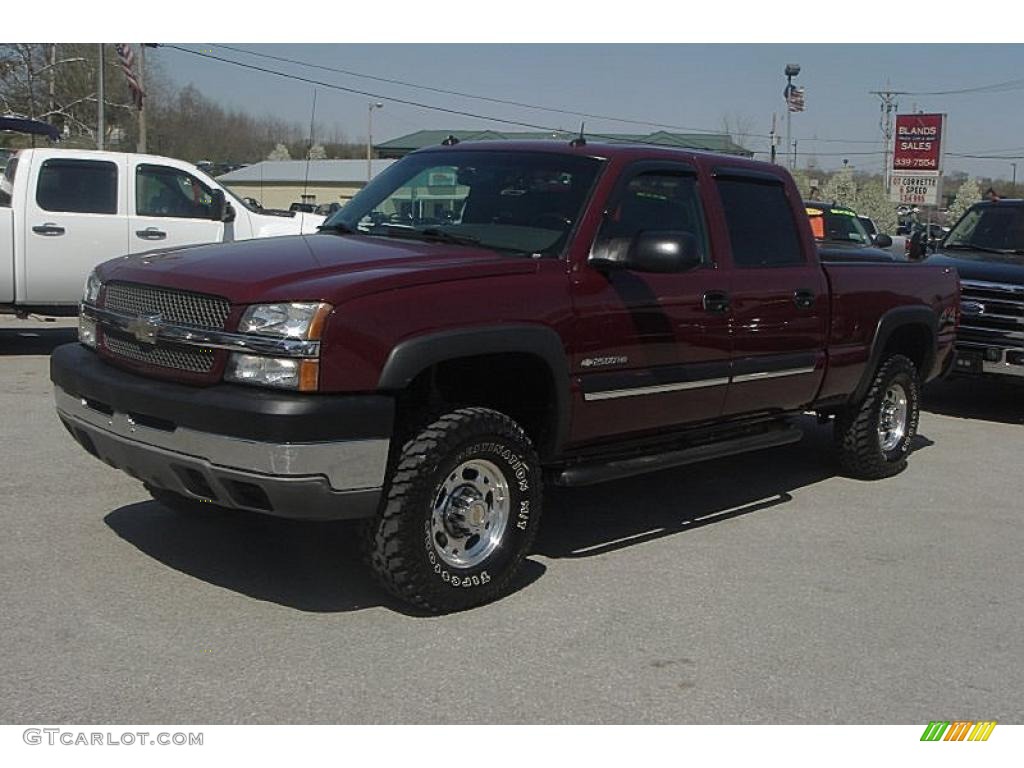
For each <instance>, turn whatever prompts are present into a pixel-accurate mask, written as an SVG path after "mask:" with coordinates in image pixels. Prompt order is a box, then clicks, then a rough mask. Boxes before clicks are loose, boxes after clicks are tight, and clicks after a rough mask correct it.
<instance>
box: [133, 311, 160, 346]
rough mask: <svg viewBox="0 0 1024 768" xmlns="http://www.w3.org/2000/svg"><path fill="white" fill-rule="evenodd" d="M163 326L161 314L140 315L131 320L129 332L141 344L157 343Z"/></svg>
mask: <svg viewBox="0 0 1024 768" xmlns="http://www.w3.org/2000/svg"><path fill="white" fill-rule="evenodd" d="M162 326H163V317H162V316H161V315H139V316H138V317H136V318H134V319H132V320H131V321H129V323H128V333H130V334H131V335H132V336H134V337H135V340H136V341H138V342H139V343H141V344H156V337H157V334H158V333H159V332H160V328H161V327H162Z"/></svg>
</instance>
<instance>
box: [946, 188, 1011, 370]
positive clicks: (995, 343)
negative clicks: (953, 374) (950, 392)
mask: <svg viewBox="0 0 1024 768" xmlns="http://www.w3.org/2000/svg"><path fill="white" fill-rule="evenodd" d="M927 263H929V264H946V265H949V266H954V267H956V269H957V272H959V273H960V284H961V304H960V311H961V321H960V330H959V332H958V335H957V360H956V368H955V370H957V371H958V372H960V373H976V374H980V373H986V374H988V373H992V374H1002V375H1004V376H1015V377H1018V378H1019V380H1020V381H1024V200H998V201H995V202H984V203H976V204H975V205H973V206H971V208H970V209H969V210H968V211H967V213H965V214H964V215H963V217H962V218H961V219H960V221H958V222H957V223H956V226H954V227H953V229H952V230H950V232H949V234H948V235H946V237H945V239H944V240H943V241H942V242H941V243H940V244H939V245H938V250H937V252H936V253H935V254H933V255H931V256H929V257H928V259H927Z"/></svg>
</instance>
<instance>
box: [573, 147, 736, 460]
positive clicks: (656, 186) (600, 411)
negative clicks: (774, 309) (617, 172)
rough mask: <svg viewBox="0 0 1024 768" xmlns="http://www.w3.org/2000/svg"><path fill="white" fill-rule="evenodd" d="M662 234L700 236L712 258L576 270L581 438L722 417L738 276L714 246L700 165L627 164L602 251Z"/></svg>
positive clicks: (577, 437)
mask: <svg viewBox="0 0 1024 768" xmlns="http://www.w3.org/2000/svg"><path fill="white" fill-rule="evenodd" d="M657 231H676V232H678V231H685V232H689V233H691V234H693V235H694V236H695V237H696V239H697V241H698V242H699V243H700V244H701V247H702V253H703V264H702V265H701V266H699V267H697V268H695V269H691V270H688V271H686V272H679V273H670V274H657V273H649V272H648V273H644V272H636V271H631V270H626V269H619V270H611V271H599V270H597V269H594V268H593V267H591V266H589V265H587V264H583V265H581V267H580V269H579V271H578V272H577V273H576V274H575V275H574V279H573V287H572V290H573V305H574V308H575V312H576V322H577V328H578V332H577V334H576V338H577V340H578V342H579V344H578V347H577V348H576V349H575V350H574V354H573V373H574V374H575V375H576V376H577V377H578V379H577V380H578V382H579V387H580V389H581V390H582V391H581V393H580V398H581V401H582V402H579V401H578V403H577V407H576V408H575V410H574V417H573V424H572V439H573V441H574V442H578V443H585V442H587V441H590V440H593V439H596V438H600V437H610V436H613V435H626V434H629V433H640V432H645V431H652V430H657V431H663V430H664V429H665V428H666V427H668V428H671V427H673V426H682V425H687V424H691V423H694V422H698V421H704V420H709V419H714V418H717V417H718V416H719V414H720V413H721V410H722V405H723V403H724V401H725V393H726V389H727V388H728V381H729V378H728V377H729V324H728V310H727V307H726V306H725V304H724V298H725V297H726V296H727V294H728V291H729V280H728V278H729V274H728V271H727V270H723V269H722V268H721V265H720V264H719V263H718V262H717V261H716V259H715V257H714V254H713V253H712V250H711V248H710V244H709V226H708V221H707V219H706V216H705V209H704V203H703V200H702V196H701V185H700V183H699V182H698V175H697V172H696V169H695V168H694V167H692V166H690V165H687V164H683V163H676V162H665V161H656V162H651V161H643V162H639V163H635V164H634V165H632V166H630V167H628V168H626V169H625V170H624V171H623V174H622V177H621V178H620V181H619V183H618V186H617V188H616V190H615V191H614V192H613V193H612V195H611V198H610V200H609V203H608V205H607V206H606V211H605V214H604V221H603V224H602V225H601V228H600V230H599V232H598V235H597V237H596V239H595V242H594V243H593V247H592V252H599V251H600V249H601V248H602V247H605V244H606V243H613V242H616V241H620V240H631V239H632V238H633V237H635V236H636V235H637V234H638V233H640V232H657Z"/></svg>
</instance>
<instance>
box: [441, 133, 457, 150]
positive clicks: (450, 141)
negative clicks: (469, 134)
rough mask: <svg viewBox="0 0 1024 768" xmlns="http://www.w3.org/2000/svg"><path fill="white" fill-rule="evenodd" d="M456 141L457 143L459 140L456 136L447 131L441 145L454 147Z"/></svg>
mask: <svg viewBox="0 0 1024 768" xmlns="http://www.w3.org/2000/svg"><path fill="white" fill-rule="evenodd" d="M458 143H459V140H458V139H457V138H455V136H454V134H451V133H449V134H448V135H447V136H446V137H445V140H444V141H442V142H441V145H442V146H445V147H454V146H455V145H456V144H458Z"/></svg>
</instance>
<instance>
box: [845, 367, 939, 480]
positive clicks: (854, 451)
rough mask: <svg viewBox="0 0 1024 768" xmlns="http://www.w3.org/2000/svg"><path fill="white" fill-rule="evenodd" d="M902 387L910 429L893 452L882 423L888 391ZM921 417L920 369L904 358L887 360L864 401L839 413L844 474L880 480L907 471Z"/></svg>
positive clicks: (907, 425)
mask: <svg viewBox="0 0 1024 768" xmlns="http://www.w3.org/2000/svg"><path fill="white" fill-rule="evenodd" d="M894 384H898V385H899V386H901V387H902V388H903V390H904V392H905V393H906V397H907V415H906V429H905V432H904V434H903V437H902V438H901V439H900V441H899V442H898V443H897V444H896V445H895V446H894V447H893V448H891V449H890V450H888V451H886V450H883V448H882V442H881V440H880V438H879V433H878V429H879V424H880V419H881V410H882V404H883V401H884V399H885V393H886V391H887V390H888V389H889V388H890V387H891V386H893V385H894ZM920 414H921V382H920V378H919V376H918V373H917V367H916V366H915V365H914V363H913V362H912V361H911V360H910V358H908V357H906V356H904V355H892V356H890V357H888V358H886V359H885V360H884V361H883V362H882V364H881V365H880V366H879V368H878V371H877V372H876V373H875V377H874V379H872V381H871V386H870V387H869V388H868V392H867V395H865V397H864V399H863V400H862V401H861V402H860V403H858V404H856V405H853V406H850V407H849V408H847V409H846V410H845V411H843V412H841V413H839V414H838V415H837V416H836V420H835V428H834V429H835V442H836V446H837V448H838V451H839V463H840V466H841V467H842V468H843V471H844V472H845V473H846V474H848V475H850V476H851V477H856V478H859V479H861V480H879V479H881V478H884V477H891V476H892V475H895V474H898V473H900V472H902V471H903V470H904V469H906V466H907V456H909V455H910V451H911V447H912V445H913V442H914V437H915V436H916V435H917V425H918V420H919V419H920Z"/></svg>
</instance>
